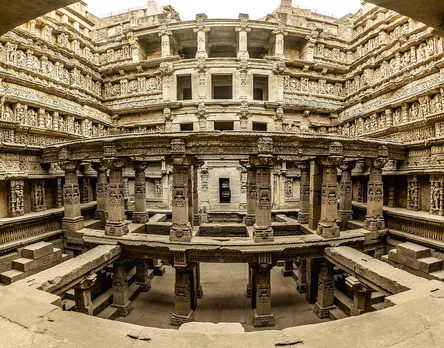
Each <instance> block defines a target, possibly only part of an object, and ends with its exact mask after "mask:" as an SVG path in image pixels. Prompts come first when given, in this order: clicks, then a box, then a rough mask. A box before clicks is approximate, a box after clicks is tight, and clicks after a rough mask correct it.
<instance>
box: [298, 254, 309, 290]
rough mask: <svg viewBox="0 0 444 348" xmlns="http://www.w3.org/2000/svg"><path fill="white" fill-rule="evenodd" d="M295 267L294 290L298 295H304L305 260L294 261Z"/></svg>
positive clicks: (305, 279) (305, 288) (305, 283)
mask: <svg viewBox="0 0 444 348" xmlns="http://www.w3.org/2000/svg"><path fill="white" fill-rule="evenodd" d="M296 266H297V267H298V272H297V278H298V279H297V280H296V290H297V291H298V292H299V293H300V294H304V293H306V292H307V260H304V259H300V260H298V261H296Z"/></svg>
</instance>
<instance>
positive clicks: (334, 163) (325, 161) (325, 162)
mask: <svg viewBox="0 0 444 348" xmlns="http://www.w3.org/2000/svg"><path fill="white" fill-rule="evenodd" d="M317 162H318V164H319V165H320V166H322V167H340V166H342V164H343V162H344V157H342V156H329V157H321V158H318V159H317Z"/></svg>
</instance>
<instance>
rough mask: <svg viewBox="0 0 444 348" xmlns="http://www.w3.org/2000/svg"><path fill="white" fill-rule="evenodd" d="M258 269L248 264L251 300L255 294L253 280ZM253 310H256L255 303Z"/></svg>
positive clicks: (249, 295)
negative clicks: (253, 293)
mask: <svg viewBox="0 0 444 348" xmlns="http://www.w3.org/2000/svg"><path fill="white" fill-rule="evenodd" d="M255 272H256V268H255V265H254V264H248V284H247V297H248V298H251V296H252V292H253V279H254V274H255ZM251 308H252V309H254V308H255V307H254V306H253V301H252V302H251Z"/></svg>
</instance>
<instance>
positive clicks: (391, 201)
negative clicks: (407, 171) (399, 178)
mask: <svg viewBox="0 0 444 348" xmlns="http://www.w3.org/2000/svg"><path fill="white" fill-rule="evenodd" d="M397 205H398V203H397V199H396V183H395V180H390V182H389V194H388V206H389V207H392V208H393V207H396V206H397Z"/></svg>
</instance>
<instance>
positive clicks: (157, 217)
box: [149, 214, 167, 222]
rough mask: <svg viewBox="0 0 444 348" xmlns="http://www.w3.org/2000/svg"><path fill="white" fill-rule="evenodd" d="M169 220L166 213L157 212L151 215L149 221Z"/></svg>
mask: <svg viewBox="0 0 444 348" xmlns="http://www.w3.org/2000/svg"><path fill="white" fill-rule="evenodd" d="M166 220H167V215H166V214H156V215H153V216H151V217H150V220H149V222H165V221H166Z"/></svg>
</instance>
